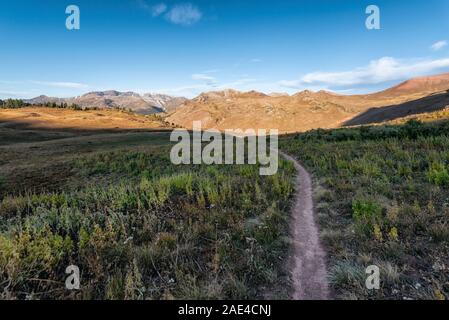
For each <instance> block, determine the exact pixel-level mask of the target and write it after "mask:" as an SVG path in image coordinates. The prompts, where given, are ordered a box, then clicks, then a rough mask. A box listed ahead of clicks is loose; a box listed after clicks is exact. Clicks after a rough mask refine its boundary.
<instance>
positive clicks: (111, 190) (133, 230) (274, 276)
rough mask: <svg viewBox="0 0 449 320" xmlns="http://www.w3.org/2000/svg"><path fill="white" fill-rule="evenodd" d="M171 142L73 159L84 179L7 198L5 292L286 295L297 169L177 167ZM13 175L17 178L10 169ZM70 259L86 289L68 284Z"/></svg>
mask: <svg viewBox="0 0 449 320" xmlns="http://www.w3.org/2000/svg"><path fill="white" fill-rule="evenodd" d="M168 155H169V148H168V147H167V146H160V147H152V148H147V147H145V146H144V145H142V146H137V147H135V148H129V147H120V148H118V147H117V148H115V149H114V150H112V151H104V152H97V153H92V154H88V155H84V156H78V158H76V159H73V161H71V167H72V169H73V170H72V172H75V176H73V177H72V178H71V179H72V180H73V179H75V180H78V181H85V182H86V183H85V184H84V186H82V187H79V183H78V184H76V185H78V187H76V188H75V187H69V186H68V185H67V186H63V187H61V188H60V190H57V191H55V192H45V191H42V192H38V191H36V192H24V193H22V194H17V193H16V194H10V195H7V196H4V197H3V199H2V200H1V202H0V216H1V220H0V298H3V299H81V298H84V299H174V298H176V299H179V298H182V299H211V298H217V299H254V298H264V297H274V298H286V297H288V288H289V279H288V275H287V273H286V271H285V270H284V265H285V261H286V260H285V258H286V256H287V250H288V237H287V229H288V228H287V224H288V218H289V209H288V207H289V199H290V197H291V194H292V179H291V177H292V176H293V174H294V169H293V167H292V166H291V165H290V164H289V163H285V162H282V163H281V169H280V171H279V173H278V174H277V175H275V176H271V177H261V176H259V174H258V173H259V171H258V167H257V166H248V165H243V166H174V165H172V164H171V162H170V160H169V158H168ZM5 179H14V177H5ZM69 265H76V266H78V267H79V269H80V272H81V288H80V290H75V291H70V290H67V289H66V288H65V284H64V282H65V279H66V277H67V275H66V274H65V270H66V268H67V267H68V266H69Z"/></svg>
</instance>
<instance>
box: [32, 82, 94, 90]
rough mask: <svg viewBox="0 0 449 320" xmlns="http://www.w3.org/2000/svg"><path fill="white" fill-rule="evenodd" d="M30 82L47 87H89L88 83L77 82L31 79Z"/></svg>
mask: <svg viewBox="0 0 449 320" xmlns="http://www.w3.org/2000/svg"><path fill="white" fill-rule="evenodd" d="M30 83H33V84H37V85H41V86H47V87H56V88H68V89H85V88H88V87H89V86H88V85H87V84H84V83H77V82H52V81H30Z"/></svg>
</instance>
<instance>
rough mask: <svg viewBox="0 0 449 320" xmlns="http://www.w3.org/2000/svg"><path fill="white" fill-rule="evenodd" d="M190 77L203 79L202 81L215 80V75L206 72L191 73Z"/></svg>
mask: <svg viewBox="0 0 449 320" xmlns="http://www.w3.org/2000/svg"><path fill="white" fill-rule="evenodd" d="M192 79H193V80H203V81H215V77H212V76H208V75H207V74H204V73H195V74H192Z"/></svg>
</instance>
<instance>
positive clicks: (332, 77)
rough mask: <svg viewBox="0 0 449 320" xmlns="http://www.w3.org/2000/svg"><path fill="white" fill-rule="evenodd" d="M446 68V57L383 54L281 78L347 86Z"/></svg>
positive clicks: (298, 84)
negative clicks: (354, 64) (337, 68)
mask: <svg viewBox="0 0 449 320" xmlns="http://www.w3.org/2000/svg"><path fill="white" fill-rule="evenodd" d="M446 68H449V58H445V59H437V60H428V59H419V60H398V59H395V58H392V57H383V58H380V59H378V60H374V61H371V62H370V63H369V64H368V65H367V66H364V67H359V68H355V69H352V70H348V71H341V72H321V71H318V72H312V73H308V74H306V75H305V76H303V77H302V78H300V79H298V80H283V81H281V82H280V84H281V85H282V86H283V87H286V88H302V87H304V86H324V87H327V88H348V87H353V86H362V85H378V84H383V83H387V82H389V81H396V80H405V79H408V78H413V77H416V76H420V75H425V74H429V73H432V72H437V71H442V70H444V69H446Z"/></svg>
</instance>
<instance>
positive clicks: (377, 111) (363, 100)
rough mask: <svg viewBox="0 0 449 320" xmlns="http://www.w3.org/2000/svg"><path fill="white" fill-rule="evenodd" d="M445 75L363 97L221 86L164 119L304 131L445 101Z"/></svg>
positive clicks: (399, 114) (385, 117) (375, 119)
mask: <svg viewBox="0 0 449 320" xmlns="http://www.w3.org/2000/svg"><path fill="white" fill-rule="evenodd" d="M448 89H449V73H447V74H442V75H437V76H431V77H421V78H415V79H412V80H409V81H406V82H403V83H401V84H399V85H397V86H395V87H392V88H390V89H387V90H384V91H381V92H378V93H373V94H365V95H348V96H345V95H338V94H334V93H331V92H327V91H319V92H311V91H302V92H299V93H297V94H295V95H292V96H288V95H266V94H263V93H259V92H254V91H251V92H246V93H244V92H238V91H234V90H225V91H221V92H209V93H203V94H201V95H200V96H198V97H197V98H195V99H193V100H190V101H187V102H185V103H184V104H183V105H182V106H181V107H179V108H178V109H177V110H176V111H175V112H173V113H171V114H169V115H168V117H167V118H166V121H167V122H169V123H171V124H174V125H177V126H181V127H186V128H191V127H192V122H193V121H202V125H203V128H206V129H207V128H217V129H221V130H224V129H238V128H240V129H248V128H266V129H270V128H273V129H278V130H279V131H280V132H283V133H288V132H304V131H308V130H310V129H316V128H336V127H340V126H343V125H360V124H370V123H381V122H385V121H390V120H394V119H398V118H403V117H407V116H410V115H413V114H421V113H428V112H434V111H438V110H442V109H444V108H445V107H446V106H448V105H449V93H448Z"/></svg>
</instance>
